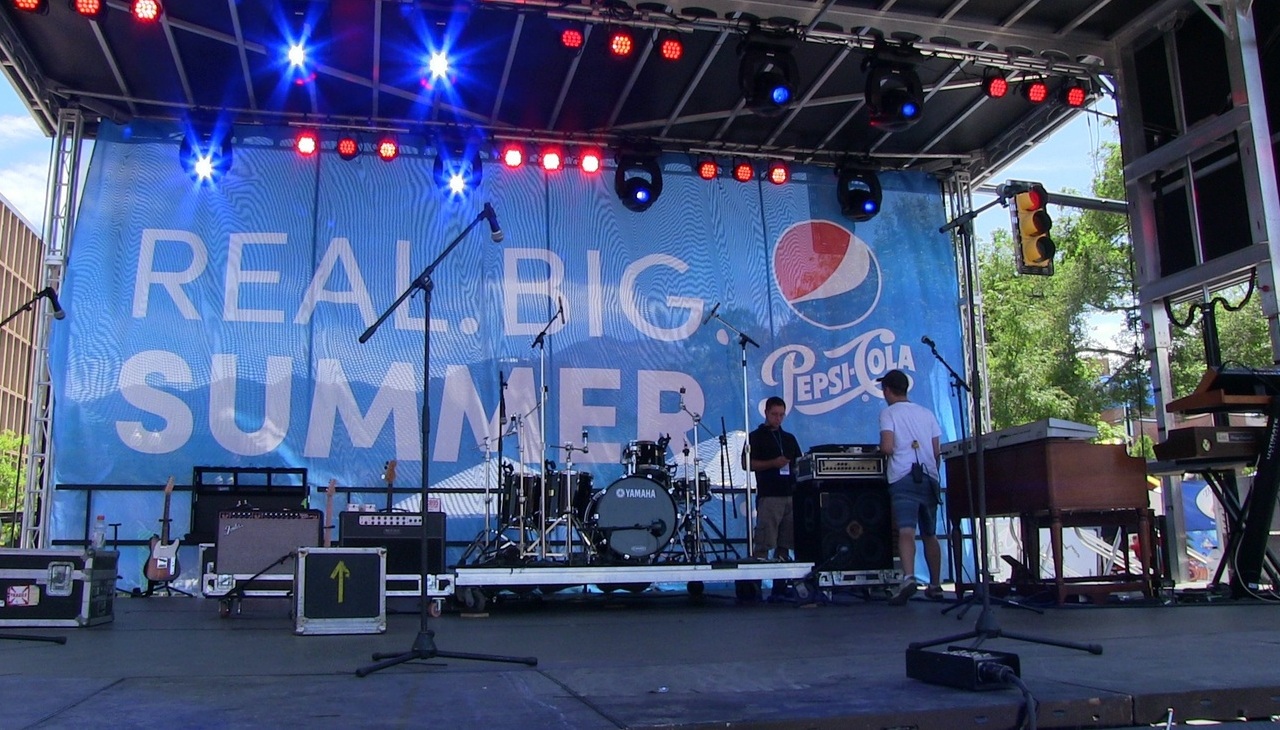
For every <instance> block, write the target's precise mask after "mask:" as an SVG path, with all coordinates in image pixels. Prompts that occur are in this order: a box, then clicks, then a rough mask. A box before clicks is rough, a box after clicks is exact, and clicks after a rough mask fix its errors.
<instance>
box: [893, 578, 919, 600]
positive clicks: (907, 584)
mask: <svg viewBox="0 0 1280 730" xmlns="http://www.w3.org/2000/svg"><path fill="white" fill-rule="evenodd" d="M919 587H920V586H919V584H917V583H916V579H915V578H907V579H906V580H904V581H902V583H900V584H899V585H898V590H896V591H894V592H893V595H892V596H889V605H890V606H905V605H906V603H907V601H909V600H911V597H912V596H914V595H915V594H916V590H917V589H918V588H919Z"/></svg>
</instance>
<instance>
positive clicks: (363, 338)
mask: <svg viewBox="0 0 1280 730" xmlns="http://www.w3.org/2000/svg"><path fill="white" fill-rule="evenodd" d="M485 207H486V208H488V205H486V206H485ZM486 217H487V216H486V212H485V211H482V212H481V213H479V214H478V215H476V217H475V219H474V220H472V221H471V223H470V224H469V225H468V226H467V227H466V228H464V229H463V230H462V233H459V234H458V236H457V237H456V238H454V239H453V241H451V242H450V243H449V245H448V246H445V249H444V250H443V251H441V252H440V255H439V256H436V258H435V260H434V261H432V262H431V263H430V264H427V268H425V269H423V270H422V273H421V274H418V277H417V278H416V279H414V280H413V281H412V282H410V283H409V288H407V289H405V290H404V291H403V292H401V293H400V296H399V297H397V298H396V300H395V301H394V302H392V303H391V306H389V307H387V309H386V311H384V312H383V313H382V315H381V316H379V317H378V321H376V322H374V323H373V324H372V325H370V326H369V329H367V330H365V331H364V333H363V334H361V335H360V338H359V341H360V344H362V345H363V344H364V343H366V342H368V341H369V338H370V337H373V334H374V332H377V331H378V327H380V326H382V323H383V322H385V321H386V319H387V318H388V317H390V316H391V313H392V312H394V311H395V310H396V308H397V307H399V306H400V304H401V303H402V302H404V300H406V299H408V298H409V296H410V295H411V294H413V293H414V292H415V291H421V292H422V303H423V306H424V308H425V309H424V313H423V320H422V325H423V326H422V444H421V446H422V534H421V536H420V539H421V543H422V545H421V547H422V566H421V572H420V574H419V576H418V577H419V578H420V579H421V583H420V584H419V586H418V588H419V590H418V598H419V600H418V616H419V626H418V635H417V637H416V638H415V639H414V641H413V646H411V647H410V648H409V650H408V651H406V652H403V653H400V654H383V653H376V654H374V655H373V660H374V662H375V663H374V664H370V665H368V666H363V667H360V668H359V669H357V670H356V676H357V677H364V676H367V675H369V674H372V673H373V672H376V671H379V670H381V669H386V668H387V667H392V666H395V665H397V664H403V663H405V662H409V661H413V660H415V659H435V658H436V657H445V658H451V659H474V660H477V661H487V662H509V663H512V664H527V665H529V666H531V667H536V666H537V665H538V660H537V658H536V657H509V656H497V655H492V654H469V653H462V652H447V651H440V650H439V649H437V648H436V641H435V632H434V631H432V630H431V628H430V627H429V626H428V616H429V615H430V613H431V610H430V609H431V600H430V599H429V598H428V597H427V579H428V571H429V567H428V565H427V542H428V537H427V534H428V533H427V523H428V520H427V497H428V495H429V494H430V491H431V489H430V486H429V485H430V480H429V478H428V471H429V467H430V464H431V462H430V460H429V459H428V458H427V451H428V447H429V437H430V435H431V293H432V290H433V289H434V288H435V282H434V281H432V280H431V275H432V274H433V273H434V272H435V270H436V267H437V266H439V265H440V262H441V261H443V260H444V258H445V257H446V256H448V255H449V254H450V253H451V252H452V251H453V249H454V248H455V247H457V245H458V244H459V243H461V242H462V239H463V238H465V237H466V235H467V234H468V233H470V232H471V229H473V228H475V227H476V225H477V224H479V223H480V221H482V220H484V219H485V218H486Z"/></svg>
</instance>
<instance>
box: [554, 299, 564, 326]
mask: <svg viewBox="0 0 1280 730" xmlns="http://www.w3.org/2000/svg"><path fill="white" fill-rule="evenodd" d="M556 300H557V301H559V302H560V312H559V314H560V324H562V325H563V324H565V321H564V297H556Z"/></svg>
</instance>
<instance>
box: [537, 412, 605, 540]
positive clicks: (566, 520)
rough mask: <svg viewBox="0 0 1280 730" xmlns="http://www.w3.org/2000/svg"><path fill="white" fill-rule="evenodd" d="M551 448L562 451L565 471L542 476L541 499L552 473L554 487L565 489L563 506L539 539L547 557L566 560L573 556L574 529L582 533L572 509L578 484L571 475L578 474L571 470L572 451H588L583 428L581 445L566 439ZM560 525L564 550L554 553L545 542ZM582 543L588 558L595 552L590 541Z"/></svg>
mask: <svg viewBox="0 0 1280 730" xmlns="http://www.w3.org/2000/svg"><path fill="white" fill-rule="evenodd" d="M551 448H553V449H561V450H563V451H564V454H565V456H564V463H565V471H561V472H548V473H547V474H546V475H545V476H544V477H543V482H542V494H543V500H542V501H543V503H544V504H545V503H546V493H547V492H548V491H549V488H548V486H547V484H548V483H549V479H550V477H551V476H552V475H553V474H554V476H555V478H556V488H557V489H563V490H565V492H564V494H563V495H562V496H561V497H560V498H559V501H560V502H561V503H562V504H564V505H565V507H564V509H563V510H562V511H561V512H560V514H559V515H557V516H556V518H555V519H554V520H552V521H551V522H549V523H547V524H546V525H545V526H544V529H543V532H542V535H541V537H540V540H541V541H542V542H543V554H544V555H547V556H549V557H554V558H559V557H562V558H564V559H565V561H566V562H568V561H570V560H571V559H572V557H573V533H574V532H575V531H576V532H577V533H578V536H579V537H582V535H583V525H582V523H581V521H580V520H579V518H578V515H576V514H575V513H574V511H573V497H574V492H576V491H577V486H578V485H577V481H576V480H574V479H573V477H574V476H576V475H577V474H578V472H575V471H574V470H573V452H575V451H578V452H581V453H584V454H585V453H588V446H587V432H586V430H585V429H584V430H583V431H582V445H581V446H574V445H573V443H572V442H568V441H567V442H565V445H564V446H552V447H551ZM561 476H563V477H564V478H565V484H563V485H562V484H560V477H561ZM561 527H563V528H564V552H561V553H554V552H551V551H550V550H549V549H547V543H549V542H550V539H551V537H550V536H551V534H552V532H553V531H554V530H556V529H558V528H561ZM582 545H583V551H584V553H585V554H586V556H587V558H588V559H590V558H591V557H592V556H593V555H594V552H595V551H594V550H593V549H592V546H591V543H590V541H588V540H587V539H586V538H585V537H584V538H583V539H582Z"/></svg>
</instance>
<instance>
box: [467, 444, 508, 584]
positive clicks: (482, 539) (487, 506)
mask: <svg viewBox="0 0 1280 730" xmlns="http://www.w3.org/2000/svg"><path fill="white" fill-rule="evenodd" d="M491 438H492V437H490V436H485V437H484V438H483V439H481V444H482V447H483V449H484V530H483V531H482V532H481V533H480V534H479V535H476V537H475V539H474V540H472V541H471V544H470V545H468V546H467V549H466V550H463V551H462V557H461V558H459V559H458V563H459V564H460V565H467V564H468V561H470V559H471V555H472V553H474V552H476V551H479V555H480V556H486V555H488V554H490V553H491V552H493V545H494V543H495V542H496V541H497V539H498V537H499V535H500V531H499V530H496V529H494V524H501V523H495V522H494V514H493V491H494V490H493V479H494V476H495V475H494V471H495V470H494V468H493V450H492V449H490V448H489V441H490V440H491ZM499 440H501V437H499ZM496 471H497V473H498V475H499V478H500V475H501V473H502V468H501V463H499V468H498V469H497V470H496Z"/></svg>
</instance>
